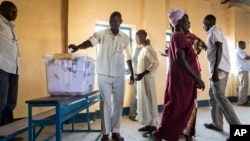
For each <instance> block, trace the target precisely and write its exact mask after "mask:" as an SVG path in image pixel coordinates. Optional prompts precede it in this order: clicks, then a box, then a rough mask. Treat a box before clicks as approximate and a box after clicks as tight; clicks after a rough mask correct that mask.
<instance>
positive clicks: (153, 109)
mask: <svg viewBox="0 0 250 141" xmlns="http://www.w3.org/2000/svg"><path fill="white" fill-rule="evenodd" d="M158 66H159V61H158V59H157V53H156V52H155V50H154V49H153V48H152V46H150V45H147V46H144V47H143V49H142V50H141V52H140V54H139V56H138V64H137V73H138V74H139V73H142V72H144V71H145V70H148V71H150V72H149V73H148V74H146V75H144V77H143V78H142V79H141V80H140V81H138V82H137V103H138V104H137V105H138V108H137V117H136V119H137V120H138V121H139V122H140V123H141V124H143V125H151V126H158V124H159V115H158V108H157V96H156V95H157V94H156V86H155V77H154V72H155V71H156V69H157V68H158Z"/></svg>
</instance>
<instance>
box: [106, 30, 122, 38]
mask: <svg viewBox="0 0 250 141" xmlns="http://www.w3.org/2000/svg"><path fill="white" fill-rule="evenodd" d="M106 32H107V33H108V34H113V32H112V31H111V28H110V29H109V30H106ZM113 35H114V34H113ZM117 35H118V36H120V37H122V34H121V32H120V30H119V32H118V34H117ZM114 36H116V35H114Z"/></svg>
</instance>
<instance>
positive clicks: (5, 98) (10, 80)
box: [0, 69, 19, 126]
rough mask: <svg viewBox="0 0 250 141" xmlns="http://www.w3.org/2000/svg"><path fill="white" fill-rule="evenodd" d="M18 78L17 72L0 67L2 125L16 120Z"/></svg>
mask: <svg viewBox="0 0 250 141" xmlns="http://www.w3.org/2000/svg"><path fill="white" fill-rule="evenodd" d="M18 78H19V76H18V75H17V74H11V73H7V72H5V71H3V70H1V69H0V126H1V125H5V124H7V123H10V122H12V121H13V120H14V115H13V110H14V108H15V107H16V104H17V93H18Z"/></svg>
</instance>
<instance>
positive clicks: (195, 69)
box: [152, 9, 205, 141]
mask: <svg viewBox="0 0 250 141" xmlns="http://www.w3.org/2000/svg"><path fill="white" fill-rule="evenodd" d="M168 18H169V21H170V23H171V26H172V27H173V34H172V37H171V40H170V46H169V49H168V59H169V63H170V64H169V71H168V77H167V86H166V90H165V99H164V105H163V112H162V119H161V123H160V125H159V127H158V129H157V131H155V132H153V134H152V139H153V140H154V141H161V140H162V139H165V140H167V141H178V139H179V137H180V135H181V134H182V132H183V130H184V128H185V127H186V126H187V124H188V121H189V119H190V117H191V114H192V111H193V109H194V107H195V102H194V101H195V99H196V97H197V88H199V89H202V90H204V88H205V84H204V82H203V81H202V80H201V77H200V68H199V62H198V59H197V54H196V53H195V51H194V49H193V48H192V44H191V42H189V41H188V40H187V37H186V35H185V31H188V29H189V27H190V21H189V18H188V15H187V14H186V13H185V12H184V11H183V10H180V9H172V10H170V11H169V12H168Z"/></svg>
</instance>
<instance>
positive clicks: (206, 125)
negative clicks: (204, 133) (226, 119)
mask: <svg viewBox="0 0 250 141" xmlns="http://www.w3.org/2000/svg"><path fill="white" fill-rule="evenodd" d="M204 126H205V127H206V128H208V129H212V130H215V131H223V130H222V129H220V128H217V127H215V126H214V125H213V124H212V123H205V124H204Z"/></svg>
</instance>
